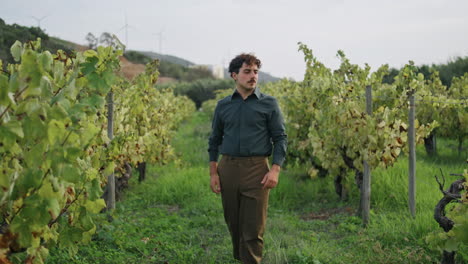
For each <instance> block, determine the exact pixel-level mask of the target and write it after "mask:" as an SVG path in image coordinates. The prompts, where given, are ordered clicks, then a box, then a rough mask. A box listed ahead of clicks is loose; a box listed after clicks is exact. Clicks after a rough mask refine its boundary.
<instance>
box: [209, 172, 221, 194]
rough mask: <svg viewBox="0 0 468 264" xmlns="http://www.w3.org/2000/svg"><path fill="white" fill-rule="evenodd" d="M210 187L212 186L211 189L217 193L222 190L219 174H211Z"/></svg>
mask: <svg viewBox="0 0 468 264" xmlns="http://www.w3.org/2000/svg"><path fill="white" fill-rule="evenodd" d="M210 187H211V190H212V191H213V192H214V193H216V194H218V193H220V192H221V185H220V184H219V175H218V174H212V175H211V176H210Z"/></svg>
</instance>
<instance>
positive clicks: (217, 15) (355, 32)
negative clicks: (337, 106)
mask: <svg viewBox="0 0 468 264" xmlns="http://www.w3.org/2000/svg"><path fill="white" fill-rule="evenodd" d="M467 11H468V0H392V1H390V0H383V1H380V0H373V1H371V0H353V1H351V0H329V1H319V0H132V1H129V0H112V1H110V0H74V1H69V0H0V18H2V19H4V20H5V22H6V23H8V24H12V23H17V24H21V25H25V26H33V25H34V26H37V25H38V22H37V21H36V20H35V19H34V18H32V17H33V16H34V17H36V18H43V17H44V16H45V18H43V19H42V20H41V22H40V23H41V24H40V26H41V28H42V29H44V30H45V32H46V33H48V34H49V35H52V36H56V37H59V38H62V39H65V40H70V41H73V42H76V43H80V44H86V40H85V36H86V34H87V33H88V32H91V33H93V34H94V35H97V36H98V35H100V34H101V33H102V32H110V33H115V34H116V35H117V36H118V37H119V38H120V40H121V41H122V42H123V43H125V30H124V29H122V27H124V25H125V17H127V23H128V25H129V28H128V49H133V50H151V51H156V52H159V51H160V50H161V51H162V53H164V54H170V55H175V56H178V57H182V58H184V59H187V60H190V61H192V62H194V63H197V64H219V65H221V64H223V65H224V66H225V67H227V65H228V63H229V61H230V59H232V57H233V56H235V55H237V54H239V53H241V52H253V53H255V54H256V55H257V56H258V57H259V58H260V59H261V60H262V62H263V65H264V66H263V68H262V70H263V71H264V72H268V73H270V74H273V75H274V76H277V77H288V78H293V79H295V80H302V78H303V74H304V70H305V64H304V60H303V56H302V55H301V53H299V52H298V51H297V49H298V45H297V42H299V41H301V42H303V43H305V44H307V45H308V46H309V48H311V49H312V50H313V52H314V54H315V55H316V56H317V57H318V58H319V60H320V61H322V62H323V63H325V65H326V66H328V67H330V68H336V67H337V65H338V64H339V61H338V59H337V58H336V51H337V50H339V49H341V50H343V51H344V52H345V53H346V55H347V56H348V57H349V58H350V60H351V62H352V63H357V64H360V65H362V64H363V63H366V62H367V63H369V64H370V65H371V66H372V68H373V69H376V67H378V66H380V65H382V64H385V63H387V64H389V65H390V66H393V67H398V68H399V67H401V66H403V65H404V64H405V63H407V62H408V60H413V61H415V63H416V64H418V65H420V64H431V63H445V62H447V60H449V59H450V58H454V57H456V56H468V15H467ZM159 32H162V45H161V46H160V45H159V43H160V42H159V39H158V33H159Z"/></svg>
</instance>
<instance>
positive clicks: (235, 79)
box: [231, 72, 237, 81]
mask: <svg viewBox="0 0 468 264" xmlns="http://www.w3.org/2000/svg"><path fill="white" fill-rule="evenodd" d="M231 78H232V79H234V81H237V73H236V72H231Z"/></svg>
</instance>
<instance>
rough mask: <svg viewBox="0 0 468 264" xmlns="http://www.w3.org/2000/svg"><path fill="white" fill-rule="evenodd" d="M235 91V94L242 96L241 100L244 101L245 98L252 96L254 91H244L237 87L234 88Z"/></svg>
mask: <svg viewBox="0 0 468 264" xmlns="http://www.w3.org/2000/svg"><path fill="white" fill-rule="evenodd" d="M236 89H237V92H238V93H239V94H240V95H241V96H242V99H244V100H245V99H246V98H247V97H249V96H250V95H251V94H253V92H254V91H255V89H252V90H245V89H242V88H239V87H236Z"/></svg>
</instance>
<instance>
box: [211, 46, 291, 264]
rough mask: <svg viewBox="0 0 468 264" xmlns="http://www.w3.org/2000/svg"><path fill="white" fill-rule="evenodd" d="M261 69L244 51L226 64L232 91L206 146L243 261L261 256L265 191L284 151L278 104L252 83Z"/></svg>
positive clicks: (217, 113) (221, 103)
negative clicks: (232, 85) (270, 159)
mask: <svg viewBox="0 0 468 264" xmlns="http://www.w3.org/2000/svg"><path fill="white" fill-rule="evenodd" d="M260 67H261V62H260V60H259V59H257V58H256V57H255V56H254V55H252V54H245V53H244V54H240V55H238V56H236V57H235V58H234V59H233V60H232V61H231V63H230V64H229V72H230V74H231V77H232V79H234V81H235V83H236V90H235V91H234V93H233V94H232V95H229V96H227V97H226V98H224V99H222V100H220V101H219V102H218V104H217V106H216V109H215V113H214V116H213V123H212V133H211V136H210V139H209V148H208V152H209V155H210V187H211V190H212V191H213V192H214V193H217V194H218V193H221V198H222V204H223V210H224V219H225V221H226V224H227V226H228V229H229V232H230V234H231V238H232V244H233V255H234V258H236V259H238V260H240V261H242V263H260V262H261V260H262V251H263V233H264V229H265V223H266V215H267V206H268V195H269V190H270V189H271V188H274V187H275V186H276V185H277V184H278V176H279V173H280V169H281V166H282V164H283V161H284V159H285V155H286V133H285V128H284V121H283V117H282V115H281V111H280V109H279V106H278V103H277V101H276V99H275V98H274V97H272V96H269V95H266V94H263V93H261V92H260V90H259V88H258V87H257V81H258V71H259V69H260ZM219 154H222V155H223V156H222V158H221V160H220V162H219V164H218V162H217V161H218V155H219ZM271 154H273V162H272V163H273V165H272V166H271V169H270V166H269V164H268V156H270V155H271Z"/></svg>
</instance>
